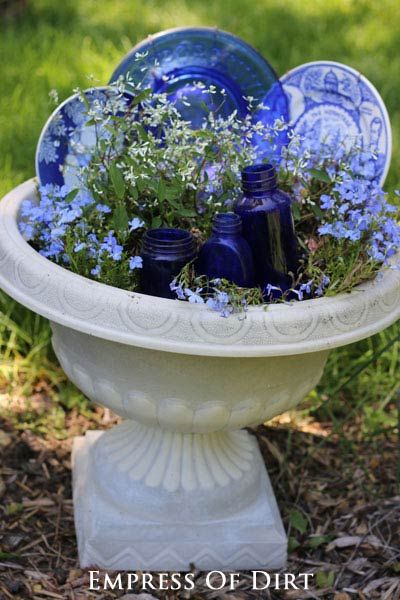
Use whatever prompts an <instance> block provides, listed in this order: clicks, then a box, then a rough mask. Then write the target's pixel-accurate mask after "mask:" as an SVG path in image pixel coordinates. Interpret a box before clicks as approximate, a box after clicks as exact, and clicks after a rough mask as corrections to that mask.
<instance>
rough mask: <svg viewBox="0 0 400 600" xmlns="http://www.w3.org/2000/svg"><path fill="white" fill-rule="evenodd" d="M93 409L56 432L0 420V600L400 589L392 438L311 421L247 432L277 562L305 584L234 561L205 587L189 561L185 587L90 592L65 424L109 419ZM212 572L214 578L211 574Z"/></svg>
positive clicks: (360, 594)
mask: <svg viewBox="0 0 400 600" xmlns="http://www.w3.org/2000/svg"><path fill="white" fill-rule="evenodd" d="M93 414H95V415H96V419H95V420H96V422H94V420H93V417H89V418H86V417H83V416H82V415H78V413H76V412H75V411H72V413H71V416H70V417H69V418H68V419H67V432H68V433H69V435H70V437H68V438H67V439H64V440H56V439H54V438H51V437H50V436H39V435H35V434H33V433H32V432H31V431H27V430H25V431H20V430H17V429H15V428H14V426H13V425H12V424H11V421H10V420H7V419H3V421H1V420H0V456H1V459H0V600H9V599H10V600H12V599H16V600H17V599H21V600H27V599H34V600H45V599H51V598H53V599H60V600H83V599H92V598H96V599H98V600H100V599H104V600H108V599H112V598H121V597H124V598H125V600H130V599H132V600H133V599H134V598H137V597H139V598H143V600H145V598H146V596H144V595H143V594H144V593H147V594H150V597H153V598H166V599H171V600H172V599H178V598H179V599H180V598H182V599H183V598H193V599H194V600H196V599H200V598H204V599H208V600H211V599H213V598H218V599H224V598H229V599H230V600H231V599H234V598H236V599H247V598H249V599H252V598H267V599H269V598H271V599H274V598H285V599H291V600H300V599H308V598H311V599H315V598H323V599H334V600H352V599H354V598H356V599H360V600H365V599H369V598H376V599H379V600H396V599H399V598H400V526H399V524H400V496H396V472H397V466H396V464H397V456H396V455H397V445H398V444H397V440H396V438H395V436H393V437H388V436H381V437H380V438H379V440H378V439H376V440H375V441H370V442H368V443H367V442H365V441H364V442H362V441H359V440H358V441H357V436H352V435H351V434H350V433H349V435H348V436H347V443H344V441H343V438H342V439H338V438H336V437H335V436H331V435H330V436H329V437H327V436H326V433H328V432H329V428H327V429H324V427H323V426H321V425H318V424H317V425H316V426H315V427H314V429H315V431H314V429H313V427H312V426H311V427H304V428H303V430H302V431H299V430H298V429H293V428H292V427H291V425H290V424H287V425H286V426H285V425H284V424H278V425H277V426H274V427H264V426H262V427H259V428H258V429H257V430H256V432H255V433H256V435H257V437H258V439H259V442H260V445H261V448H262V452H263V455H264V457H265V462H266V465H267V468H268V471H269V473H270V476H271V480H272V484H273V487H274V490H275V493H276V496H277V499H278V503H279V506H280V509H281V512H282V516H283V518H284V522H285V526H286V530H287V531H289V536H290V549H291V552H290V556H289V563H288V566H287V568H286V569H285V572H289V573H295V574H298V573H312V574H313V578H312V579H311V580H310V581H311V585H310V589H309V590H307V591H305V590H295V589H288V590H286V591H285V590H282V589H281V590H279V591H277V590H274V589H272V588H269V589H268V590H264V591H258V590H255V589H252V577H251V574H250V573H246V572H241V573H240V580H239V584H238V586H237V587H236V589H235V590H234V591H230V590H229V587H227V586H226V587H225V588H224V589H221V590H217V591H216V590H212V589H210V587H207V585H206V583H207V582H206V574H205V573H201V572H198V573H197V572H196V573H195V589H194V591H192V592H188V591H162V590H161V591H157V590H152V589H147V590H144V591H143V589H141V587H140V586H136V588H135V589H134V590H131V591H129V592H128V590H126V589H125V590H124V591H96V592H94V591H90V590H89V577H88V572H87V571H84V570H81V569H80V568H79V565H78V562H77V549H76V540H75V533H74V523H73V507H72V500H71V464H70V449H71V438H72V436H73V435H76V434H77V433H81V432H82V431H83V430H85V429H86V428H88V427H92V428H99V427H108V426H110V425H111V424H112V423H113V422H114V419H113V416H112V415H111V416H110V414H109V413H107V412H103V411H102V409H98V411H97V412H96V413H93ZM346 435H347V434H346ZM350 437H351V441H349V438H350ZM109 575H110V577H111V575H112V574H111V573H109ZM157 577H158V575H155V579H154V580H153V583H154V584H155V586H156V587H157ZM111 578H112V577H111ZM123 581H124V582H125V584H126V581H125V580H124V579H123ZM100 582H102V576H101V575H100ZM211 583H212V584H213V585H214V587H219V585H220V580H219V579H218V575H215V578H214V579H212V580H211ZM262 583H263V582H262ZM137 594H139V596H137ZM140 594H142V596H140ZM148 597H149V596H148Z"/></svg>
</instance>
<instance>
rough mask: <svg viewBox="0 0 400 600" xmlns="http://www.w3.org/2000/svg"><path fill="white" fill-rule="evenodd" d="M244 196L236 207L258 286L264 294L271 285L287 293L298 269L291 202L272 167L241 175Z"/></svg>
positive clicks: (252, 169)
mask: <svg viewBox="0 0 400 600" xmlns="http://www.w3.org/2000/svg"><path fill="white" fill-rule="evenodd" d="M242 190H243V196H242V198H240V199H239V201H238V202H237V203H236V205H235V213H236V214H237V215H239V216H240V217H241V219H242V227H243V229H242V231H243V237H244V238H245V240H246V241H247V243H248V244H249V246H250V248H251V251H252V255H253V259H254V268H255V282H256V285H259V286H260V287H261V288H262V289H263V290H264V288H265V286H266V285H267V284H269V283H270V284H272V285H274V286H277V287H279V288H281V289H282V291H285V290H287V289H288V288H290V287H292V283H293V277H294V276H295V274H296V272H297V269H298V245H297V238H296V234H295V230H294V224H293V215H292V202H293V200H292V198H291V197H290V196H289V194H286V193H285V192H283V191H282V190H280V189H279V188H278V185H277V178H276V171H275V169H274V167H273V166H272V165H269V164H258V165H252V166H249V167H246V168H245V169H244V170H243V171H242Z"/></svg>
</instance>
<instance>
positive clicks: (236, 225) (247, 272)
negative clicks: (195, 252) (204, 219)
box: [196, 213, 254, 287]
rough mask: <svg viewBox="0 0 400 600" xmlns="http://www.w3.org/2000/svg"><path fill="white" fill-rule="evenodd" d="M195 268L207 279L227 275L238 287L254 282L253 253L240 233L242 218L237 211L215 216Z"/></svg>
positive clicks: (221, 277)
mask: <svg viewBox="0 0 400 600" xmlns="http://www.w3.org/2000/svg"><path fill="white" fill-rule="evenodd" d="M196 272H197V273H198V274H199V275H206V276H207V277H208V279H215V278H220V279H227V280H228V281H231V282H232V283H235V284H236V285H238V286H240V287H252V286H253V285H254V264H253V257H252V253H251V250H250V247H249V245H248V243H247V242H246V240H245V239H244V238H243V236H242V221H241V219H240V217H239V216H238V215H235V214H234V213H220V214H217V215H215V216H214V219H213V224H212V235H211V237H210V238H209V239H208V240H207V241H206V243H205V244H203V246H202V248H201V250H200V252H199V256H198V258H197V261H196Z"/></svg>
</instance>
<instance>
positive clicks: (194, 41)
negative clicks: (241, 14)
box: [110, 27, 288, 152]
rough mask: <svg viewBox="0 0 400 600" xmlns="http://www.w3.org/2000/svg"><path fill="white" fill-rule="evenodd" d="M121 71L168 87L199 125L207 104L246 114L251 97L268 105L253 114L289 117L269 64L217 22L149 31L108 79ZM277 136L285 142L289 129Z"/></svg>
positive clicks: (156, 87) (269, 120) (268, 119)
mask: <svg viewBox="0 0 400 600" xmlns="http://www.w3.org/2000/svg"><path fill="white" fill-rule="evenodd" d="M120 76H124V77H126V76H129V78H130V79H131V80H132V81H133V82H134V83H135V84H137V83H139V82H141V83H142V85H143V86H144V87H150V88H151V89H152V90H153V91H154V92H160V93H166V94H167V95H168V99H169V100H170V101H171V102H174V104H175V106H176V107H177V108H178V110H179V111H180V113H181V115H182V117H183V118H184V119H186V120H188V121H190V122H191V123H192V125H193V126H194V127H196V128H198V127H200V125H201V123H202V121H203V119H204V117H205V116H206V114H207V111H209V110H213V111H215V110H216V109H218V114H219V115H221V116H223V117H225V118H226V117H228V116H229V115H231V114H232V112H233V111H234V110H237V113H238V116H239V117H244V116H246V115H247V114H248V113H249V112H250V111H249V107H248V101H246V100H245V98H250V97H251V98H253V103H252V106H254V107H255V106H256V105H259V104H261V103H262V104H264V105H267V106H268V107H269V110H259V111H258V112H255V114H254V118H255V120H257V121H262V122H263V123H264V124H266V125H272V124H273V123H274V121H275V119H277V118H279V119H283V120H284V121H287V119H288V106H287V100H286V96H285V94H284V92H283V89H282V86H281V84H280V82H279V79H278V77H277V75H276V73H275V71H274V69H273V68H272V67H271V65H270V64H269V63H268V62H267V61H266V60H265V59H264V58H263V56H261V54H259V53H258V52H257V51H256V50H255V49H254V48H253V47H252V46H250V45H249V44H247V43H246V42H244V41H243V40H241V39H240V38H238V37H236V36H234V35H232V34H230V33H227V32H225V31H221V30H219V29H216V28H208V27H195V28H190V27H184V28H178V29H171V30H168V31H162V32H161V33H158V34H157V35H153V36H150V37H149V38H148V39H146V40H144V41H143V42H140V43H139V44H138V45H136V46H135V47H134V48H133V49H132V50H131V51H130V52H129V54H127V56H125V58H123V60H122V61H121V63H120V64H119V65H118V67H117V68H116V70H115V71H114V73H113V74H112V76H111V79H110V83H111V82H114V81H116V80H117V79H118V78H119V77H120ZM205 88H206V89H205ZM210 88H212V89H213V92H212V93H208V92H207V89H210ZM277 142H278V146H281V145H282V144H283V143H286V142H287V137H286V133H283V134H282V135H281V136H280V137H279V138H278V139H277ZM269 150H270V149H269ZM263 151H264V149H263ZM267 151H268V148H265V152H267ZM276 152H280V148H279V147H278V148H277V149H276Z"/></svg>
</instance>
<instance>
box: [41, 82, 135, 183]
mask: <svg viewBox="0 0 400 600" xmlns="http://www.w3.org/2000/svg"><path fill="white" fill-rule="evenodd" d="M110 90H112V88H111V87H110V86H109V85H102V86H92V87H90V88H86V89H85V90H82V91H83V93H84V94H85V96H86V95H88V94H91V93H96V92H107V91H110ZM124 95H126V96H127V97H130V98H132V99H133V98H134V96H133V94H131V93H130V92H127V91H125V92H124ZM79 97H80V93H79V92H78V93H74V94H72V95H71V96H68V98H66V99H65V100H63V101H62V102H61V103H60V104H59V105H58V106H56V108H55V109H54V110H53V112H52V113H51V114H50V116H49V117H48V119H47V120H46V122H45V124H44V125H43V127H42V130H41V132H40V135H39V139H38V142H37V144H36V151H35V171H36V177H37V179H38V181H39V184H40V185H43V181H44V180H45V179H46V178H45V177H43V176H41V173H42V172H43V171H42V167H41V163H43V162H44V161H41V160H40V159H39V157H40V152H41V148H42V145H43V143H44V140H45V137H46V135H47V134H48V132H49V130H50V128H51V126H52V125H53V123H54V122H55V121H56V119H57V118H58V117H59V115H61V114H62V113H63V111H64V109H65V107H66V106H68V105H70V104H72V103H73V102H75V101H76V100H78V99H79ZM71 120H72V119H71ZM78 127H82V125H76V127H75V129H77V128H78ZM65 135H67V134H65ZM63 159H65V155H64V156H61V157H59V158H58V159H57V161H54V162H56V164H58V167H60V166H61V165H62V164H63ZM47 164H48V163H47ZM60 172H61V171H60ZM61 179H63V177H62V176H61V177H60V181H59V183H60V184H61ZM46 183H50V182H49V181H46ZM52 183H56V182H52Z"/></svg>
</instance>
